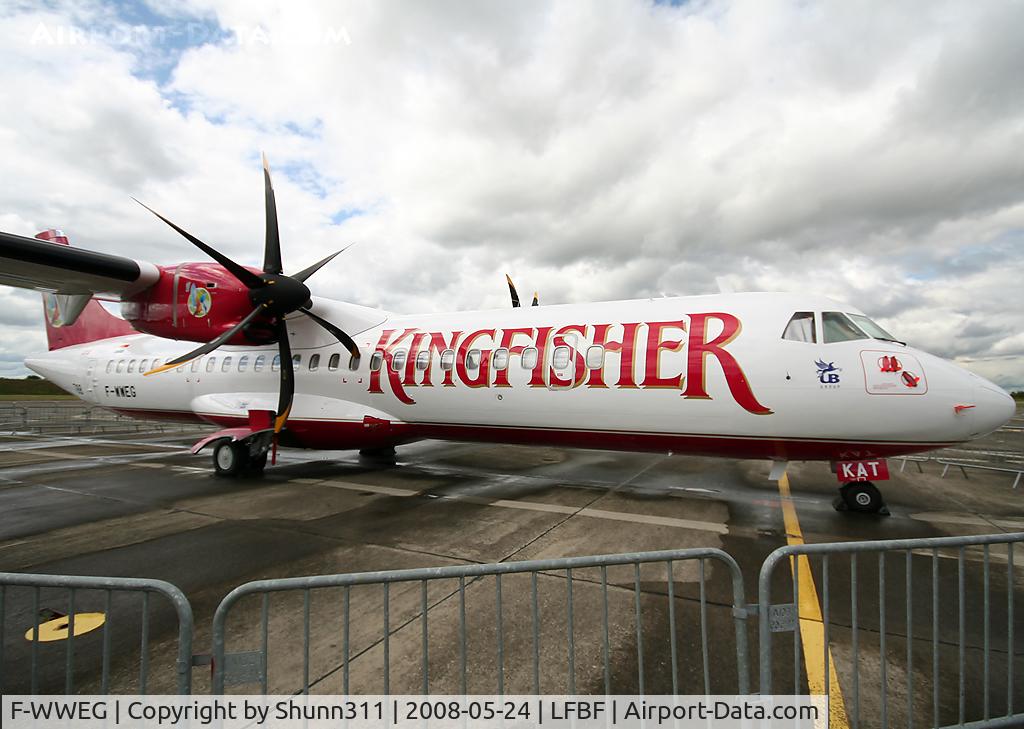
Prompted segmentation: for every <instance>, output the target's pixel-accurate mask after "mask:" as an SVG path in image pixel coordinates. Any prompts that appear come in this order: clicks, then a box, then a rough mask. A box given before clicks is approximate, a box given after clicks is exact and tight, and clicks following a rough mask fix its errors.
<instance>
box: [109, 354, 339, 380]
mask: <svg viewBox="0 0 1024 729" xmlns="http://www.w3.org/2000/svg"><path fill="white" fill-rule="evenodd" d="M161 362H162V361H161V360H160V359H153V360H149V359H139V360H135V359H127V360H125V359H118V360H113V359H112V360H108V361H107V374H108V375H109V374H112V373H115V372H116V373H117V374H119V375H120V374H123V373H127V374H132V373H134V372H140V373H144V372H148V371H149V370H152V369H156V368H157V367H159V366H160V364H161ZM202 362H203V359H194V360H192V361H191V362H187V363H185V364H183V365H179V366H178V367H177V371H178V372H184V371H185V370H186V368H187V369H188V370H189V371H190V372H199V371H200V370H202V369H205V370H206V371H207V372H216V371H217V369H218V366H217V364H218V360H217V357H207V358H206V366H205V367H203V365H202ZM250 363H251V364H252V371H253V372H262V371H263V370H264V369H266V367H267V356H266V355H263V354H257V355H256V356H255V357H250V355H248V354H243V355H240V356H239V357H238V359H237V360H236V359H235V358H234V357H233V356H232V355H230V354H229V355H226V356H225V357H222V358H221V359H220V367H219V369H220V371H221V372H231V371H232V370H237V371H238V372H245V371H247V370H248V369H249V365H250ZM292 367H293V369H296V370H297V369H299V368H300V367H302V355H301V354H296V355H293V356H292ZM340 367H341V355H340V354H337V353H335V354H332V355H331V356H330V359H328V360H327V369H328V370H330V371H331V372H334V371H335V370H337V369H339V368H340ZM348 368H349V369H350V370H353V371H355V370H358V369H359V357H350V358H349V361H348ZM280 369H281V355H279V354H275V355H274V357H273V359H271V360H270V371H271V372H277V371H278V370H280ZM307 369H308V370H309V371H310V372H316V371H317V370H319V369H320V355H319V354H312V355H310V357H309V363H308V366H307Z"/></svg>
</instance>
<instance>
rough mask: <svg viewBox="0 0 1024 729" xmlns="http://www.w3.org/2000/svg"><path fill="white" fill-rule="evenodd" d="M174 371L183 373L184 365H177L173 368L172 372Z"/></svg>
mask: <svg viewBox="0 0 1024 729" xmlns="http://www.w3.org/2000/svg"><path fill="white" fill-rule="evenodd" d="M174 371H175V372H184V371H185V365H178V366H177V367H176V368H175V370H174Z"/></svg>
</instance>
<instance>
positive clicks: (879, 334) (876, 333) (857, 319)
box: [847, 314, 902, 344]
mask: <svg viewBox="0 0 1024 729" xmlns="http://www.w3.org/2000/svg"><path fill="white" fill-rule="evenodd" d="M847 316H848V317H850V318H851V319H853V322H854V324H856V325H857V326H859V327H860V328H861V329H863V330H864V331H865V332H867V333H868V336H870V337H873V338H875V339H883V340H885V341H887V342H898V343H900V344H902V342H900V340H898V339H897V338H896V337H894V336H893V335H891V334H889V332H887V331H885V330H884V329H882V327H880V326H878V325H877V324H875V322H873V321H871V320H870V319H868V318H867V317H866V316H864V315H863V314H847Z"/></svg>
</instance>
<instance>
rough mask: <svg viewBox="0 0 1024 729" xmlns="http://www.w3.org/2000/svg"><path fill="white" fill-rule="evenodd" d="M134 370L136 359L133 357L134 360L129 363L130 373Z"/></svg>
mask: <svg viewBox="0 0 1024 729" xmlns="http://www.w3.org/2000/svg"><path fill="white" fill-rule="evenodd" d="M134 371H135V360H134V359H133V360H131V361H130V362H129V363H128V373H129V374H131V373H132V372H134Z"/></svg>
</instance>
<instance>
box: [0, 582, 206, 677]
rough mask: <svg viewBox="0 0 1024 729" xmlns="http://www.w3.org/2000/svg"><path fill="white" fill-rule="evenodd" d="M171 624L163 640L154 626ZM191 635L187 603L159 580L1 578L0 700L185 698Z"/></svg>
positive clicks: (190, 610)
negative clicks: (101, 696) (174, 631)
mask: <svg viewBox="0 0 1024 729" xmlns="http://www.w3.org/2000/svg"><path fill="white" fill-rule="evenodd" d="M154 597H155V598H157V599H153V598H154ZM168 619H176V622H177V634H176V636H172V637H170V638H169V639H167V641H165V640H164V639H163V636H162V631H154V630H153V625H154V623H155V621H159V625H160V626H162V625H166V623H167V620H168ZM157 633H160V634H157ZM192 635H193V621H192V608H191V606H190V605H189V602H188V600H187V599H186V598H185V596H184V595H183V594H182V592H181V590H179V589H178V588H177V587H175V586H174V585H172V584H170V583H168V582H163V581H162V580H149V579H136V578H127V577H78V576H65V575H40V574H20V573H11V572H0V694H4V693H7V694H39V693H44V694H54V693H58V694H59V693H64V694H73V693H88V694H106V693H141V694H145V693H147V692H149V691H150V690H151V689H155V690H156V691H157V692H158V693H174V692H177V693H179V694H189V693H191V690H192V682H191V664H192ZM157 640H159V641H160V645H159V646H158V647H157V646H155V645H154V643H155V642H156V641H157ZM165 642H173V643H176V648H175V649H173V650H172V649H171V646H166V647H165V646H164V643H165Z"/></svg>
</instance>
